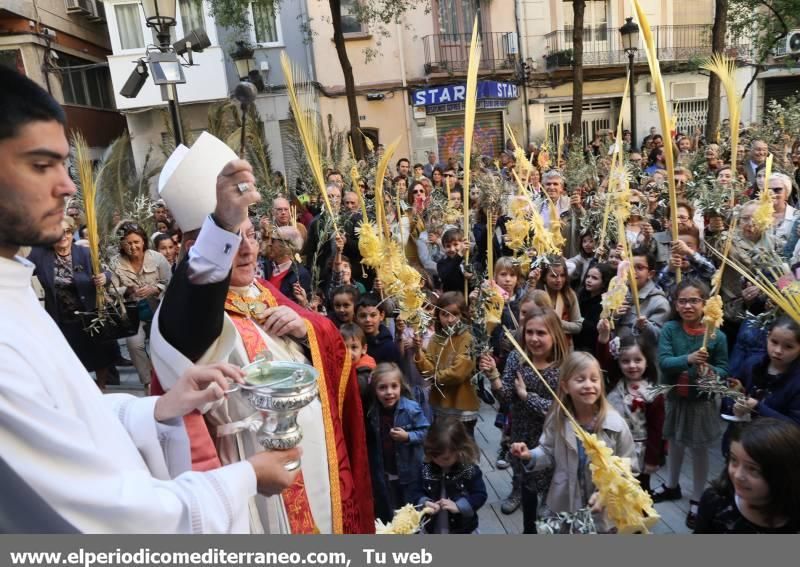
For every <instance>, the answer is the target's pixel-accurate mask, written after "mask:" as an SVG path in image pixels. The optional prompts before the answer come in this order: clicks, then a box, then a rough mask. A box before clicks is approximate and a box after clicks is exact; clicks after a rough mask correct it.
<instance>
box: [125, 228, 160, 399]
mask: <svg viewBox="0 0 800 567" xmlns="http://www.w3.org/2000/svg"><path fill="white" fill-rule="evenodd" d="M118 234H119V236H120V246H119V252H120V254H119V256H118V257H117V259H116V262H115V264H114V266H113V272H114V273H113V278H114V285H115V286H116V287H117V288H118V289H119V291H120V292H121V293H122V294H123V295H124V296H125V298H126V299H128V300H132V301H136V302H138V306H139V319H140V323H139V332H138V333H136V334H135V335H133V336H132V337H128V338H127V339H126V342H127V345H128V351H129V352H130V354H131V360H132V361H133V365H134V366H135V367H136V372H137V373H138V374H139V380H140V381H141V383H142V384H144V385H145V387H148V386H149V385H150V373H151V370H152V365H151V364H150V357H149V356H148V354H147V350H146V348H145V343H146V340H147V332H148V330H149V324H150V321H152V320H153V314H154V313H155V312H156V308H157V307H158V302H159V301H160V299H161V296H162V295H163V293H164V290H165V289H167V284H168V283H169V280H170V277H171V276H172V269H171V267H170V265H169V262H167V260H166V258H164V256H162V255H161V254H159V253H158V252H156V251H155V250H148V248H147V242H148V238H147V234H146V233H145V232H144V230H142V228H141V227H140V226H139V225H137V224H136V223H132V222H126V223H123V224H122V226H121V227H120V229H119V232H118Z"/></svg>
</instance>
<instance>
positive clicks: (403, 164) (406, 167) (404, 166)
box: [397, 158, 411, 179]
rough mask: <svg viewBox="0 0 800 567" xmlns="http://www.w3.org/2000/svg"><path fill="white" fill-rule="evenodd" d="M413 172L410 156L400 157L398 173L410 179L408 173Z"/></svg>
mask: <svg viewBox="0 0 800 567" xmlns="http://www.w3.org/2000/svg"><path fill="white" fill-rule="evenodd" d="M410 172H411V162H410V161H408V158H400V159H399V160H397V175H400V176H402V177H405V178H406V179H408V175H409V173H410Z"/></svg>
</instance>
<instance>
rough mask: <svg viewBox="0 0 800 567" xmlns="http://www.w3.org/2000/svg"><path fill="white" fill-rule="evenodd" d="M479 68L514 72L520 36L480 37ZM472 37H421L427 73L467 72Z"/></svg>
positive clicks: (500, 34) (486, 35)
mask: <svg viewBox="0 0 800 567" xmlns="http://www.w3.org/2000/svg"><path fill="white" fill-rule="evenodd" d="M480 36H481V37H480V53H481V60H480V67H479V68H480V69H481V70H486V71H503V70H506V71H514V69H515V65H516V53H517V35H516V34H515V33H513V32H485V33H481V34H480ZM471 39H472V37H471V35H470V34H436V35H426V36H425V37H423V38H422V41H423V45H424V47H425V73H426V74H431V73H466V72H467V64H468V62H469V44H470V41H471Z"/></svg>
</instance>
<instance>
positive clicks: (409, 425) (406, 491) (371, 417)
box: [367, 397, 430, 520]
mask: <svg viewBox="0 0 800 567" xmlns="http://www.w3.org/2000/svg"><path fill="white" fill-rule="evenodd" d="M377 404H378V402H377V400H376V401H375V402H374V403H373V405H372V407H371V408H370V409H369V411H368V412H367V425H368V427H367V444H368V450H369V465H370V470H371V473H372V491H373V495H374V497H375V508H376V515H377V516H378V517H379V518H381V519H383V520H386V517H387V516H388V520H391V518H392V510H391V509H390V507H389V494H388V487H387V486H386V478H385V475H384V474H383V448H382V446H381V439H380V426H381V425H380V408H379V407H378V406H377ZM394 426H395V427H401V428H403V429H405V430H406V431H407V432H408V442H407V443H397V442H395V443H394V451H395V462H396V463H397V476H398V477H399V478H400V485H401V487H402V491H403V498H404V500H405V502H403V503H401V504H404V503H405V504H407V503H410V502H411V500H410V499H409V498H410V496H411V494H412V493H413V492H415V488H414V486H415V485H416V483H417V482H418V480H419V471H420V470H421V469H422V457H423V450H422V441H423V440H424V439H425V435H426V434H427V433H428V427H430V422H429V421H428V418H426V417H425V413H424V412H423V411H422V407H421V406H420V405H419V404H418V403H417V402H415V401H414V400H411V399H408V398H405V397H402V398H400V400H399V401H398V402H397V405H396V406H395V410H394Z"/></svg>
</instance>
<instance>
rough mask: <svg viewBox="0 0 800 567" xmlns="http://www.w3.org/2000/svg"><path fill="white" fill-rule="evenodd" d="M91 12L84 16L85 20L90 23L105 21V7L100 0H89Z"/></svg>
mask: <svg viewBox="0 0 800 567" xmlns="http://www.w3.org/2000/svg"><path fill="white" fill-rule="evenodd" d="M89 6H90V8H91V12H90V13H89V15H88V16H86V20H87V21H89V22H92V23H102V22H105V21H106V8H105V6H103V3H102V2H101V1H100V0H89Z"/></svg>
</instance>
